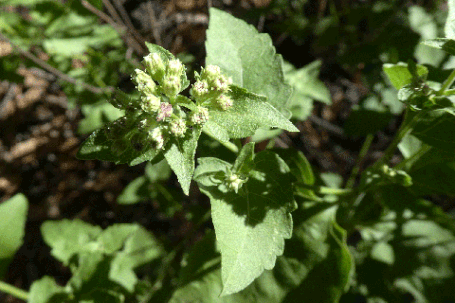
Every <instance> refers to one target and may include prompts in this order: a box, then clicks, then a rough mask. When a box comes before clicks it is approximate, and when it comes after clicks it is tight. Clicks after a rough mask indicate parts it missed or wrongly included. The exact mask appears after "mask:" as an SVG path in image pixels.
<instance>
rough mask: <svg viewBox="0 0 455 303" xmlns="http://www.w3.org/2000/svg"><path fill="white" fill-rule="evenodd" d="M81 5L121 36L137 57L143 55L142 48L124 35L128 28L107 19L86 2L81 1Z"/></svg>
mask: <svg viewBox="0 0 455 303" xmlns="http://www.w3.org/2000/svg"><path fill="white" fill-rule="evenodd" d="M82 5H83V6H84V7H85V8H86V9H88V10H89V11H91V12H92V13H94V14H95V15H97V16H98V18H100V19H101V20H103V21H105V22H107V23H109V24H110V25H111V26H112V27H113V28H114V29H115V30H116V31H117V32H118V33H119V34H120V36H122V37H123V38H124V40H125V42H126V44H127V45H128V46H130V47H131V48H133V49H134V51H135V52H136V53H137V54H139V55H143V54H144V52H145V51H144V49H143V48H142V46H141V45H140V44H139V43H138V42H137V41H136V40H134V39H131V37H129V36H128V35H125V32H126V31H128V28H127V27H126V26H124V25H120V24H117V23H116V22H115V21H114V20H112V18H111V17H109V16H108V15H106V14H105V13H103V12H102V11H100V10H99V9H97V8H96V7H94V6H93V5H91V4H90V3H88V2H87V1H86V0H82Z"/></svg>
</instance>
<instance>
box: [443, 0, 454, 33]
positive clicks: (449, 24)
mask: <svg viewBox="0 0 455 303" xmlns="http://www.w3.org/2000/svg"><path fill="white" fill-rule="evenodd" d="M447 4H448V6H449V15H448V16H447V21H446V25H445V27H444V31H445V34H446V38H449V39H454V40H455V1H454V0H448V1H447Z"/></svg>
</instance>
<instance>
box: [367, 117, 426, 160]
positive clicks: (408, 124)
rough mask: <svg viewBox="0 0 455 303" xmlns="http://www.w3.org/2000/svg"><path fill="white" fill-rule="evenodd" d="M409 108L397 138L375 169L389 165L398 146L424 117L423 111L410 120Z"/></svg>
mask: <svg viewBox="0 0 455 303" xmlns="http://www.w3.org/2000/svg"><path fill="white" fill-rule="evenodd" d="M409 111H410V109H409V108H406V113H405V116H404V121H403V123H402V124H401V126H400V129H399V130H398V133H397V134H396V135H395V138H393V140H392V142H391V143H390V145H389V146H388V147H387V149H386V150H385V152H384V155H383V156H382V158H381V159H379V160H378V161H377V162H376V163H375V164H374V166H373V167H374V168H379V167H380V166H381V165H384V164H387V163H389V161H390V159H391V158H392V156H393V154H394V153H395V150H396V149H397V146H398V144H399V143H400V142H401V140H402V139H403V138H404V136H406V135H407V134H408V133H409V132H410V131H411V130H412V128H413V127H414V126H415V124H416V123H417V122H418V121H419V119H418V118H419V117H420V116H421V115H422V113H423V111H420V112H419V113H417V114H416V115H415V116H414V117H412V118H410V120H409V115H410V114H409Z"/></svg>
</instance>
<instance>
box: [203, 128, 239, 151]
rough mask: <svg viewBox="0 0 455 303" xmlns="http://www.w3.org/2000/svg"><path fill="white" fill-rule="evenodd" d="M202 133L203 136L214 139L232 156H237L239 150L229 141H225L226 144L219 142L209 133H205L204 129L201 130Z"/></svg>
mask: <svg viewBox="0 0 455 303" xmlns="http://www.w3.org/2000/svg"><path fill="white" fill-rule="evenodd" d="M202 131H203V132H204V134H206V135H207V136H209V137H210V138H212V139H215V140H216V141H218V142H220V143H221V144H222V145H223V146H224V147H226V148H227V149H229V150H230V151H231V152H233V153H234V154H238V153H239V148H238V147H237V145H235V144H234V143H232V142H230V141H226V142H223V141H220V140H218V139H217V138H215V136H214V135H213V134H212V133H211V132H209V131H207V130H206V129H203V130H202Z"/></svg>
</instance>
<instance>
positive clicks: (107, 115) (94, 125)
mask: <svg viewBox="0 0 455 303" xmlns="http://www.w3.org/2000/svg"><path fill="white" fill-rule="evenodd" d="M81 111H82V113H83V114H84V119H82V120H81V121H80V122H79V126H78V128H77V132H78V133H79V134H88V133H91V132H93V131H95V130H97V129H98V128H101V127H103V126H104V124H106V123H107V122H111V121H114V120H116V119H118V118H120V117H121V116H123V115H124V113H123V111H122V110H120V109H117V108H115V107H114V106H112V105H111V104H109V103H106V102H103V103H99V104H85V105H82V108H81Z"/></svg>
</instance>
